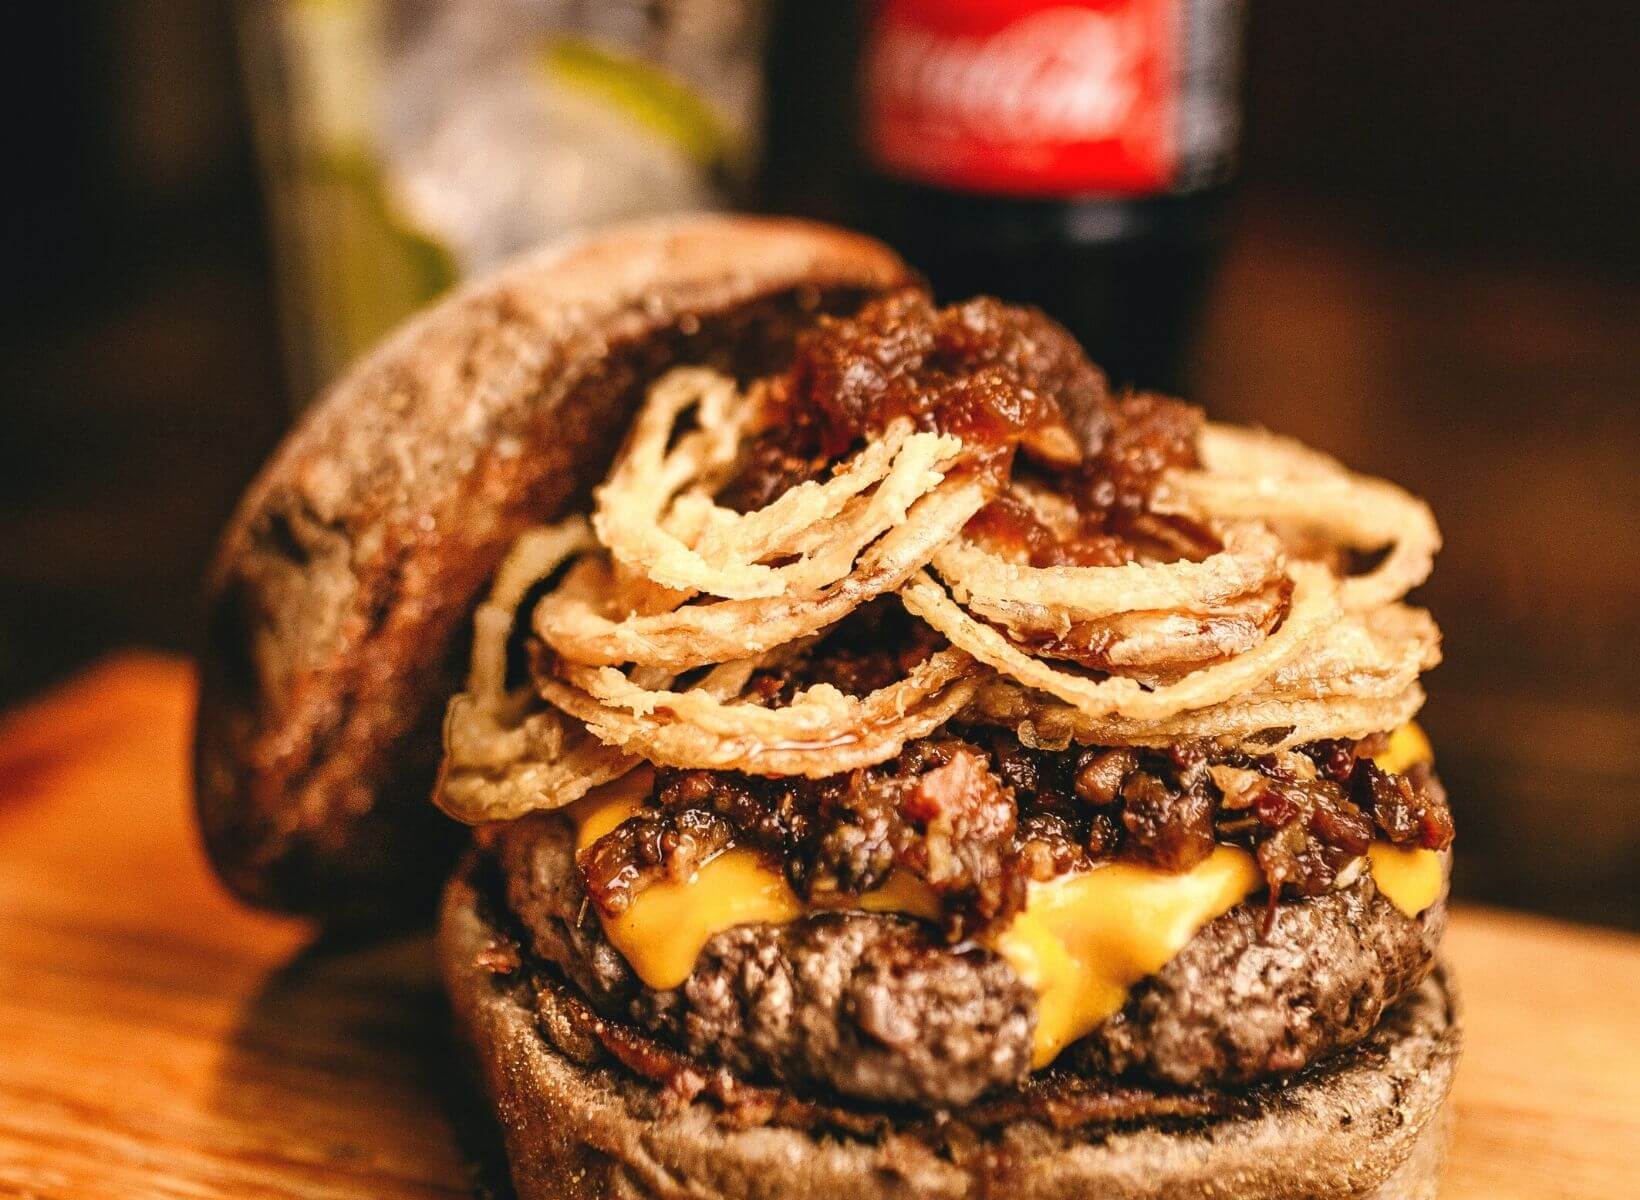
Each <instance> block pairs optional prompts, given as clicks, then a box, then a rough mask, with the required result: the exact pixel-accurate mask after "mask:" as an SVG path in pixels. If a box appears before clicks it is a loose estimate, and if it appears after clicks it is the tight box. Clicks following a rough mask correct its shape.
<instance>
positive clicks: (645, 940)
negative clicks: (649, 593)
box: [569, 724, 1443, 1067]
mask: <svg viewBox="0 0 1640 1200" xmlns="http://www.w3.org/2000/svg"><path fill="white" fill-rule="evenodd" d="M1429 756H1430V749H1429V741H1428V739H1427V738H1426V737H1425V736H1424V734H1423V731H1422V730H1420V729H1419V728H1418V727H1417V726H1416V725H1412V724H1408V725H1404V726H1402V727H1401V728H1400V729H1397V730H1396V731H1395V733H1394V734H1393V735H1391V737H1390V743H1389V746H1388V747H1387V748H1386V749H1385V751H1384V753H1382V754H1380V755H1378V756H1377V758H1376V761H1377V762H1378V764H1379V765H1380V766H1382V767H1384V769H1385V770H1390V771H1397V772H1400V771H1404V770H1406V768H1407V767H1409V766H1411V765H1412V764H1413V763H1415V762H1427V761H1429ZM652 782H653V773H652V772H651V771H649V770H648V769H640V770H637V771H634V772H632V773H631V774H630V775H628V776H626V777H625V778H623V779H620V780H617V781H615V782H614V783H610V784H606V785H604V786H603V787H601V788H597V789H594V790H593V791H592V792H590V793H588V795H587V796H586V797H585V798H584V799H582V800H580V801H578V802H577V803H576V804H574V805H573V806H571V808H570V810H569V815H570V817H571V819H572V820H573V822H574V823H575V826H576V847H577V849H585V848H586V847H587V846H589V845H591V844H592V843H593V842H594V841H596V840H597V839H598V838H600V837H602V836H603V835H604V834H605V833H608V832H609V831H610V830H612V829H614V828H615V827H616V826H617V825H619V824H620V823H621V822H622V821H624V820H625V819H626V818H627V817H629V816H631V815H632V814H633V813H634V812H636V811H637V810H638V809H639V808H640V807H642V805H643V802H644V799H645V797H646V796H648V794H649V791H650V788H651V785H652ZM1368 860H1369V863H1370V865H1371V869H1372V872H1373V876H1374V878H1375V879H1376V881H1377V884H1378V888H1379V891H1381V892H1382V893H1383V894H1384V896H1385V897H1386V898H1388V899H1389V901H1390V902H1391V903H1393V904H1394V905H1395V906H1396V907H1397V908H1399V909H1400V910H1401V911H1402V912H1404V913H1406V914H1407V915H1408V916H1416V915H1417V914H1418V913H1420V912H1422V911H1423V910H1424V909H1426V908H1428V907H1429V906H1430V905H1431V904H1433V903H1434V902H1435V900H1436V898H1437V897H1438V896H1439V895H1440V891H1441V887H1442V881H1443V875H1442V869H1441V862H1440V856H1439V855H1438V854H1436V853H1435V852H1434V851H1430V850H1402V849H1399V848H1397V847H1394V846H1390V845H1387V844H1384V843H1375V844H1374V845H1373V846H1372V848H1371V849H1370V851H1369V852H1368ZM1262 886H1263V879H1262V877H1261V876H1260V874H1259V871H1258V868H1257V866H1256V865H1255V863H1254V861H1253V858H1252V856H1251V855H1249V854H1248V853H1247V852H1246V851H1244V850H1239V849H1236V848H1233V847H1230V846H1219V847H1217V848H1215V849H1214V851H1213V853H1212V854H1211V855H1209V856H1208V857H1207V858H1206V859H1205V860H1203V861H1202V862H1201V863H1199V864H1197V865H1196V866H1195V867H1193V868H1191V869H1190V870H1188V871H1182V872H1177V873H1174V872H1168V871H1161V870H1157V869H1156V868H1153V867H1144V866H1140V865H1138V864H1134V863H1102V864H1100V865H1098V866H1095V867H1093V868H1091V869H1089V870H1086V871H1078V872H1074V873H1072V874H1069V875H1063V876H1060V877H1059V878H1057V879H1053V880H1050V881H1048V882H1046V883H1037V884H1032V885H1031V888H1030V892H1029V896H1028V898H1027V902H1026V906H1025V910H1024V911H1023V912H1021V913H1020V914H1019V915H1018V916H1017V917H1015V918H1014V920H1013V922H1012V923H1011V924H1010V925H1009V926H1008V927H1007V928H1006V929H1004V930H1003V931H1002V932H1001V933H1000V934H997V935H996V936H994V937H993V938H991V939H990V942H989V944H990V946H991V948H992V949H994V950H995V951H996V952H997V953H998V954H999V955H1001V956H1002V957H1003V958H1004V959H1006V960H1007V962H1008V963H1009V965H1010V966H1012V967H1013V969H1014V971H1015V972H1016V973H1017V974H1018V975H1019V977H1020V978H1021V979H1022V980H1024V981H1025V983H1026V984H1027V985H1029V986H1030V987H1031V988H1032V989H1033V990H1034V991H1035V992H1036V994H1037V1023H1036V1042H1035V1055H1034V1062H1035V1065H1036V1066H1037V1067H1042V1066H1046V1065H1047V1064H1048V1063H1050V1062H1052V1061H1053V1059H1054V1058H1055V1057H1056V1056H1057V1055H1058V1054H1059V1052H1060V1050H1062V1049H1063V1048H1064V1047H1065V1046H1067V1045H1069V1044H1070V1043H1071V1042H1073V1041H1075V1040H1076V1039H1078V1038H1080V1037H1082V1036H1083V1035H1084V1034H1087V1033H1089V1032H1091V1031H1092V1030H1093V1029H1094V1028H1095V1027H1097V1026H1098V1025H1099V1024H1100V1023H1101V1022H1102V1021H1104V1020H1105V1019H1106V1018H1107V1017H1109V1016H1110V1015H1111V1014H1112V1013H1114V1012H1116V1011H1117V1010H1119V1009H1120V1008H1121V1007H1122V1005H1123V1004H1124V1003H1125V1002H1126V999H1127V993H1128V990H1129V989H1130V988H1131V987H1132V986H1133V985H1134V984H1135V983H1137V982H1138V981H1139V980H1141V979H1143V978H1144V977H1145V976H1147V975H1152V974H1154V973H1155V972H1157V971H1159V970H1161V968H1162V967H1164V966H1166V965H1167V963H1168V961H1169V960H1170V959H1172V958H1173V956H1174V955H1176V954H1177V953H1178V952H1179V951H1180V950H1181V949H1183V948H1184V945H1185V943H1186V942H1188V941H1189V940H1190V939H1191V938H1192V937H1194V936H1195V935H1196V933H1197V932H1198V931H1199V930H1200V929H1201V928H1202V927H1203V926H1204V925H1206V924H1207V923H1208V922H1210V921H1212V920H1213V919H1214V918H1216V917H1218V916H1220V915H1222V914H1223V913H1225V912H1228V911H1229V910H1230V909H1232V908H1234V907H1235V906H1236V905H1237V904H1239V903H1241V902H1242V901H1243V900H1244V899H1246V898H1247V896H1249V895H1250V894H1252V893H1253V892H1255V891H1257V890H1259V889H1260V888H1261V887H1262ZM853 904H854V906H855V907H858V908H861V909H864V910H867V911H870V912H898V913H906V914H909V915H913V916H920V917H929V918H931V917H934V916H936V915H937V914H938V911H939V908H938V903H937V901H936V898H935V897H934V895H933V893H932V892H931V891H930V890H929V889H928V888H927V886H926V885H924V884H923V883H922V882H921V881H920V880H917V879H915V878H914V877H911V876H906V875H900V876H895V877H893V878H891V879H890V880H889V882H888V883H887V884H885V885H884V886H883V887H881V888H879V889H877V890H876V891H873V892H868V893H866V894H865V895H863V896H859V897H857V898H855V899H854V901H853ZM809 911H812V910H811V908H810V907H809V906H806V905H805V904H804V903H803V901H802V900H801V899H799V897H798V896H797V895H796V893H794V892H793V891H792V889H791V885H790V884H789V883H787V881H786V878H785V876H784V874H782V873H781V872H780V871H778V870H776V869H774V868H773V867H771V866H770V865H769V864H768V863H767V862H766V861H765V860H764V858H763V857H762V856H761V855H759V854H758V853H757V852H756V851H754V850H751V849H748V848H745V847H737V848H734V849H730V850H726V851H724V852H723V853H722V854H719V855H718V856H717V857H716V858H713V859H712V860H711V861H710V862H708V863H706V864H705V865H704V866H702V867H701V868H700V869H699V870H698V871H696V873H695V875H694V876H693V878H691V879H689V880H687V881H686V882H682V883H676V882H670V881H667V882H661V883H656V884H651V885H650V886H649V887H647V888H645V889H644V890H643V891H642V892H641V893H639V894H638V895H637V896H636V897H635V898H634V899H633V901H632V903H631V905H629V906H628V908H627V910H626V911H625V912H623V913H621V914H620V915H619V916H613V917H611V916H603V917H602V921H603V928H604V935H605V936H606V937H607V938H608V939H609V941H610V944H611V945H613V946H614V947H615V948H616V949H617V950H619V951H620V952H621V954H622V955H623V956H625V958H626V960H627V962H628V963H629V964H631V967H632V969H633V971H634V972H635V973H636V974H637V976H638V978H640V979H642V980H643V982H644V983H645V984H647V985H648V986H649V987H652V988H655V989H657V990H662V991H664V990H667V989H670V988H675V987H678V986H679V985H681V984H682V983H683V982H684V980H686V979H687V978H688V977H689V975H690V973H691V972H692V971H693V970H694V967H695V960H696V959H697V958H698V957H699V955H700V952H701V949H702V948H703V947H704V946H705V945H706V943H707V942H708V941H710V940H711V938H712V937H713V936H714V935H716V934H718V933H721V932H722V931H724V930H726V929H731V928H734V927H735V926H737V925H746V924H754V923H768V924H784V923H787V922H790V921H795V920H796V919H797V918H799V917H801V916H803V915H804V914H805V913H806V912H809Z"/></svg>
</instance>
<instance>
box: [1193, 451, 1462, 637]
mask: <svg viewBox="0 0 1640 1200" xmlns="http://www.w3.org/2000/svg"><path fill="white" fill-rule="evenodd" d="M1198 452H1199V454H1200V456H1201V460H1202V466H1203V469H1202V470H1200V471H1189V472H1182V473H1180V474H1179V475H1177V476H1175V477H1174V479H1173V480H1172V481H1171V487H1172V489H1173V490H1174V492H1175V494H1176V495H1177V496H1178V497H1179V498H1180V499H1181V500H1183V501H1184V502H1185V504H1186V507H1187V509H1188V510H1194V511H1207V512H1211V513H1214V514H1215V515H1217V516H1220V517H1225V518H1231V519H1235V520H1257V521H1263V522H1265V523H1267V524H1270V525H1272V526H1276V527H1287V528H1290V529H1298V530H1303V531H1305V532H1310V533H1317V534H1320V535H1322V536H1323V537H1324V538H1326V539H1327V540H1329V541H1330V542H1332V543H1334V544H1336V545H1338V546H1342V547H1345V548H1347V549H1350V550H1360V551H1378V550H1382V551H1386V553H1385V554H1384V558H1383V560H1382V561H1381V562H1380V563H1379V564H1378V565H1377V566H1376V567H1374V568H1373V569H1372V570H1371V571H1369V572H1367V573H1366V574H1365V575H1358V576H1354V577H1351V578H1348V579H1346V580H1345V581H1344V586H1343V596H1342V601H1343V604H1344V607H1345V608H1348V609H1351V610H1353V611H1362V610H1365V609H1369V608H1374V607H1376V606H1378V605H1380V604H1388V603H1390V602H1391V601H1394V600H1397V599H1399V598H1400V597H1402V596H1404V595H1406V594H1407V592H1409V591H1411V590H1412V589H1413V588H1415V587H1417V586H1418V585H1419V584H1420V583H1422V582H1423V581H1424V580H1426V579H1428V578H1429V572H1430V569H1431V567H1433V566H1434V563H1435V554H1436V552H1437V551H1438V550H1440V548H1441V533H1440V530H1439V529H1438V528H1437V527H1436V525H1435V515H1434V514H1433V513H1432V512H1430V510H1429V505H1427V504H1425V503H1424V502H1423V501H1422V500H1420V499H1418V498H1417V497H1416V496H1413V495H1411V494H1410V493H1408V492H1405V491H1403V490H1402V489H1400V488H1398V487H1396V486H1395V485H1394V484H1392V483H1388V482H1386V481H1384V480H1382V479H1372V478H1369V477H1367V476H1364V475H1357V474H1355V473H1354V472H1351V471H1348V470H1346V469H1345V468H1344V467H1343V466H1341V465H1340V464H1339V463H1337V462H1335V461H1334V460H1332V459H1330V458H1328V457H1327V456H1326V455H1324V454H1321V453H1320V452H1318V451H1315V450H1311V449H1310V448H1309V447H1308V446H1305V445H1303V444H1302V443H1300V442H1296V441H1293V440H1292V439H1291V438H1284V437H1278V436H1276V435H1275V434H1271V433H1265V432H1263V431H1262V430H1256V429H1237V428H1235V427H1233V426H1229V425H1218V424H1209V425H1208V426H1207V427H1206V428H1205V429H1204V430H1202V435H1201V439H1200V444H1199V447H1198Z"/></svg>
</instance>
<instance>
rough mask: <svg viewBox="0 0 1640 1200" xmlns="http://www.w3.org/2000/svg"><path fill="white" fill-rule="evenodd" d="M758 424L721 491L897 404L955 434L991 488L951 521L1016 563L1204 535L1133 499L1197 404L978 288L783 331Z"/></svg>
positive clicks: (757, 478)
mask: <svg viewBox="0 0 1640 1200" xmlns="http://www.w3.org/2000/svg"><path fill="white" fill-rule="evenodd" d="M767 406H768V409H769V411H768V413H767V415H766V418H765V422H764V424H765V426H766V428H765V431H764V432H763V433H762V434H760V435H759V436H758V437H756V438H755V439H753V440H752V442H751V444H750V446H749V447H748V448H747V451H746V454H745V462H744V464H743V466H742V469H741V471H740V474H739V476H738V478H737V479H736V481H735V482H734V483H733V484H731V485H730V488H729V490H728V491H727V492H726V493H725V494H724V496H723V497H721V499H722V500H723V502H724V503H726V504H728V505H730V506H731V507H734V508H737V509H739V510H741V511H746V510H750V509H755V508H761V507H763V506H764V505H767V504H768V503H770V502H771V501H773V500H774V499H776V498H777V497H779V496H780V495H781V494H782V493H784V492H785V491H786V490H787V489H789V488H791V487H792V486H794V485H796V484H798V483H802V482H804V481H806V480H810V479H815V478H818V477H819V476H821V475H822V474H823V473H824V472H825V471H826V470H827V468H828V467H830V466H831V465H832V464H833V463H835V462H836V461H837V460H838V459H839V458H841V457H843V456H844V455H846V454H848V453H850V452H851V451H852V450H855V449H857V448H858V447H859V446H860V445H862V444H864V443H865V442H866V441H868V440H870V439H871V438H873V437H875V436H878V435H880V434H881V433H882V432H883V430H884V429H886V428H887V427H888V425H889V424H891V423H892V422H894V421H895V420H898V419H901V418H909V419H910V420H911V422H912V423H913V425H914V426H915V427H916V428H917V429H919V430H925V431H932V432H938V433H950V434H955V435H956V436H958V437H960V438H961V439H962V440H963V445H964V447H965V455H966V465H967V467H968V468H969V469H970V470H974V471H976V472H978V473H979V475H980V476H981V477H982V478H983V479H985V480H986V482H987V485H988V489H989V490H990V492H991V493H992V494H993V499H992V500H991V502H990V503H989V504H988V505H987V506H986V508H984V509H983V510H982V511H981V512H980V513H979V514H978V515H977V516H975V517H974V519H973V521H972V522H971V523H970V524H969V526H968V529H967V533H968V534H969V536H970V537H973V538H975V539H976V540H978V541H979V542H981V543H982V544H984V545H985V546H987V547H988V548H990V549H992V550H994V551H996V552H997V553H1002V554H1006V555H1008V556H1009V557H1011V558H1015V559H1017V560H1018V561H1022V562H1028V563H1030V565H1032V566H1056V565H1067V564H1069V565H1076V566H1113V565H1118V564H1121V563H1125V562H1130V561H1133V560H1134V559H1135V558H1136V557H1137V556H1139V555H1140V554H1148V555H1150V556H1152V557H1157V558H1161V559H1172V558H1177V557H1199V556H1201V555H1202V554H1205V553H1207V552H1209V551H1210V550H1211V549H1212V548H1213V547H1212V540H1211V538H1210V537H1209V536H1208V535H1207V533H1206V531H1205V530H1202V529H1201V528H1199V527H1198V526H1195V525H1194V524H1192V523H1190V522H1185V521H1180V520H1178V519H1174V518H1163V517H1161V516H1159V515H1157V514H1155V513H1152V512H1150V511H1149V501H1150V495H1151V491H1152V489H1153V488H1154V486H1155V483H1156V481H1157V479H1158V478H1160V476H1161V475H1162V473H1163V472H1165V471H1167V470H1169V469H1171V468H1175V467H1193V466H1196V465H1198V464H1197V460H1196V452H1195V443H1196V437H1197V434H1198V433H1199V432H1200V430H1201V424H1202V416H1201V412H1200V410H1198V409H1196V408H1193V407H1191V406H1189V405H1187V404H1183V403H1181V402H1180V401H1177V400H1171V399H1168V398H1165V397H1162V396H1157V395H1152V394H1148V393H1146V394H1138V395H1123V396H1113V395H1112V394H1111V392H1110V390H1109V388H1108V386H1107V385H1106V381H1105V377H1104V375H1103V373H1102V372H1100V370H1099V369H1098V368H1097V367H1095V366H1094V365H1093V364H1092V363H1090V362H1089V361H1088V360H1087V357H1086V356H1085V355H1084V354H1083V353H1082V350H1081V348H1080V347H1079V346H1077V344H1076V342H1075V340H1074V339H1072V337H1071V336H1070V334H1069V333H1067V332H1066V331H1065V330H1064V329H1063V328H1062V327H1061V326H1059V325H1058V324H1057V323H1055V322H1054V321H1052V320H1050V319H1049V318H1048V317H1046V316H1044V315H1043V314H1042V313H1041V312H1038V311H1037V310H1035V309H1030V308H1019V307H1013V306H1010V305H1005V304H1002V303H1000V302H999V301H996V300H992V299H989V298H980V299H975V300H970V301H968V302H967V303H964V304H957V305H952V306H950V307H948V308H936V307H934V305H933V303H932V302H931V301H930V300H929V299H928V298H927V297H926V296H924V295H923V294H921V293H919V292H916V291H904V292H899V293H896V294H894V295H890V296H887V297H885V298H883V299H881V300H877V301H875V302H873V303H871V304H868V305H867V306H866V307H865V308H864V309H862V310H861V312H860V313H858V314H857V315H856V316H854V317H851V318H846V319H844V318H824V319H822V320H821V322H820V323H819V325H818V326H817V327H816V328H815V329H813V330H810V331H808V332H806V333H804V334H803V335H802V336H801V337H799V339H798V343H797V350H796V355H795V359H794V361H793V364H792V366H791V369H790V370H789V371H788V372H787V373H786V374H785V375H784V376H781V377H779V378H777V379H776V380H774V381H773V382H772V384H771V386H770V388H769V391H768V399H767Z"/></svg>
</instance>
